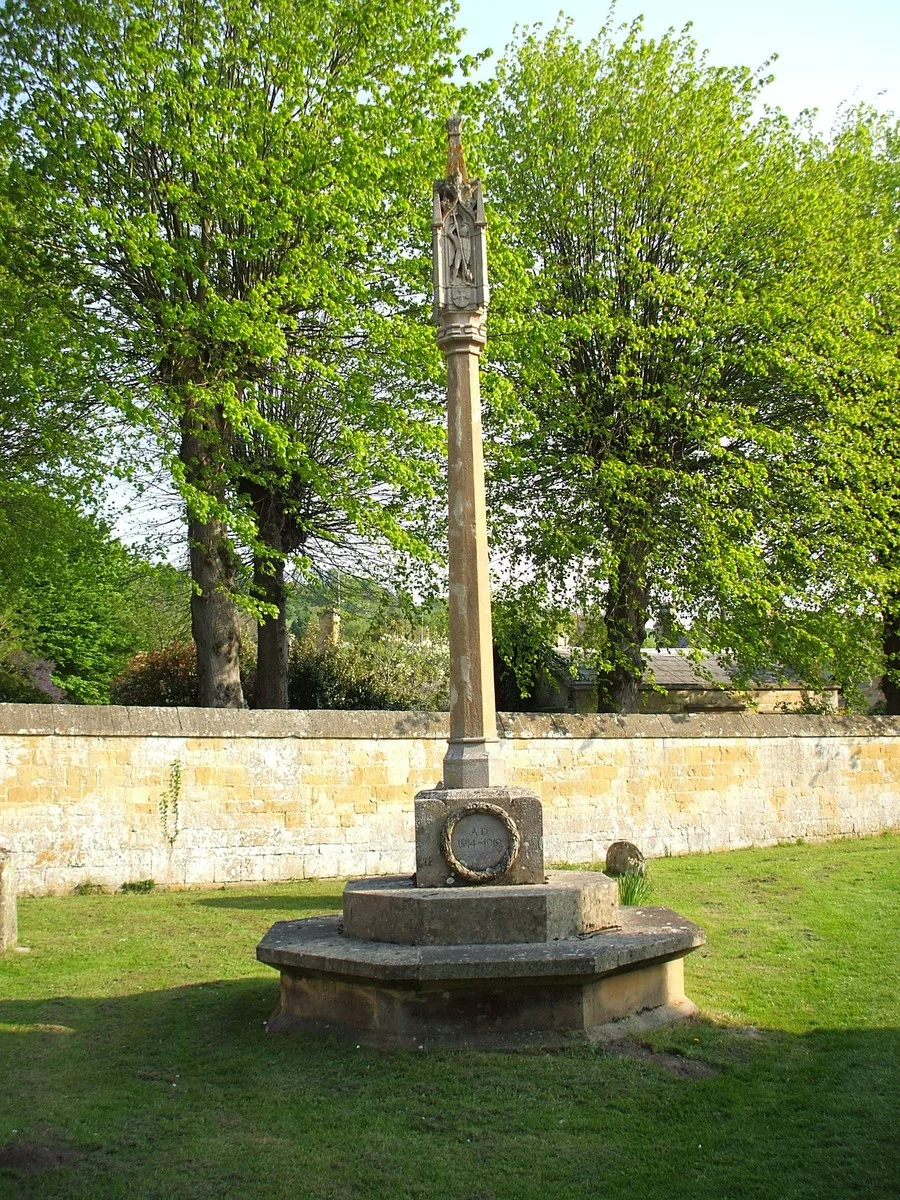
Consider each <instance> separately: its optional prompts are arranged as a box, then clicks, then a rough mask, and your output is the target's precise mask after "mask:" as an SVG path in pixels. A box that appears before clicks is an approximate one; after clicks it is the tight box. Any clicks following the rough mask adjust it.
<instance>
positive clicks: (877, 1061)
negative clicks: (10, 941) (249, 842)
mask: <svg viewBox="0 0 900 1200" xmlns="http://www.w3.org/2000/svg"><path fill="white" fill-rule="evenodd" d="M653 883H654V888H655V893H656V895H655V900H656V902H657V903H664V904H668V905H671V906H672V907H674V908H676V909H678V910H679V911H681V912H683V913H684V914H685V915H687V916H689V917H691V918H693V919H695V920H698V921H700V922H701V923H702V924H703V925H704V926H705V928H706V930H707V934H708V938H709V943H708V946H707V947H706V948H705V949H704V950H703V951H701V952H699V953H697V954H694V955H692V956H691V958H690V959H689V960H688V963H687V978H688V993H689V994H690V995H691V997H692V998H693V999H694V1000H695V1001H696V1002H697V1003H698V1004H699V1005H700V1007H701V1009H702V1010H703V1018H702V1019H701V1020H699V1021H694V1022H691V1023H689V1024H687V1025H683V1026H680V1027H676V1028H674V1029H671V1030H663V1031H658V1032H657V1033H656V1034H654V1035H652V1037H650V1038H649V1039H648V1042H647V1045H648V1046H649V1048H650V1050H652V1051H653V1053H649V1054H648V1053H647V1051H646V1049H645V1050H644V1051H643V1052H642V1053H643V1057H632V1056H629V1055H622V1054H613V1053H607V1052H604V1051H603V1050H602V1049H596V1050H595V1049H589V1048H579V1049H572V1050H567V1051H565V1052H562V1053H556V1054H538V1055H505V1054H484V1053H481V1054H478V1053H462V1052H459V1053H451V1052H447V1051H429V1052H426V1053H424V1054H416V1053H409V1052H395V1053H379V1052H377V1051H373V1050H368V1049H365V1048H357V1047H356V1046H355V1045H353V1044H352V1043H351V1044H349V1045H347V1044H344V1043H341V1042H339V1041H336V1040H322V1039H316V1038H311V1037H303V1036H293V1037H283V1036H280V1037H276V1036H272V1035H268V1034H266V1032H265V1029H264V1027H263V1023H264V1021H265V1019H266V1017H267V1015H268V1014H269V1012H270V1011H271V1010H272V1008H273V1007H274V1004H275V1000H276V994H277V976H276V974H275V973H274V972H273V971H271V970H270V969H268V968H265V967H262V966H260V965H258V964H257V963H256V962H255V960H254V957H253V948H254V945H255V943H256V941H257V940H258V938H259V936H260V935H261V934H262V933H263V932H264V931H265V929H266V928H267V927H268V926H269V925H270V924H271V923H272V922H273V921H275V920H279V919H282V918H285V917H292V916H300V915H310V914H313V913H319V912H326V911H332V910H334V909H336V908H337V907H338V904H339V896H340V890H341V884H340V883H339V882H337V881H327V882H317V883H303V884H292V885H277V886H276V885H269V886H263V887H259V888H253V889H229V890H227V891H218V892H215V891H213V892H208V891H207V892H182V893H169V894H165V893H151V894H148V895H115V896H70V897H62V898H47V899H34V900H23V901H21V902H20V911H19V918H20V939H21V941H22V942H23V943H24V944H26V945H30V946H31V953H30V954H28V955H16V956H8V957H6V958H4V959H3V960H2V962H0V997H2V999H0V1148H2V1149H0V1196H3V1197H6V1196H11V1197H20V1196H21V1197H29V1198H30V1197H73V1198H85V1200H88V1198H90V1200H105V1198H107V1197H110V1198H112V1197H128V1198H129V1200H143V1198H145V1197H146V1198H148V1200H150V1198H152V1200H167V1198H174V1200H182V1198H184V1200H192V1198H194V1197H198V1198H199V1197H217V1198H219V1197H221V1198H229V1200H230V1198H239V1197H240V1198H244V1197H248V1198H255V1197H264V1198H268V1197H272V1198H275V1197H285V1198H287V1197H290V1198H291V1200H306V1198H310V1200H320V1198H321V1200H325V1198H329V1200H344V1198H346V1200H350V1198H352V1200H357V1198H359V1200H369V1198H372V1200H382V1198H394V1197H397V1198H404V1200H405V1198H410V1200H413V1198H415V1200H513V1198H517V1200H520V1198H525V1200H530V1198H535V1200H556V1198H557V1197H559V1198H569V1197H572V1198H577V1200H581V1198H582V1197H583V1198H585V1200H588V1198H591V1200H593V1198H594V1197H623V1198H625V1197H627V1198H628V1200H634V1198H635V1197H640V1198H641V1200H655V1198H656V1197H659V1198H660V1200H662V1198H663V1197H664V1198H666V1200H676V1198H679V1197H684V1198H685V1200H687V1198H688V1197H690V1198H692V1200H697V1198H710V1200H732V1198H735V1200H736V1198H738V1197H748V1198H751V1197H752V1198H753V1200H757V1198H769V1197H771V1198H772V1200H790V1198H794V1197H797V1198H803V1200H807V1198H808V1200H814V1198H825V1197H828V1198H831V1197H834V1198H837V1197H841V1198H843V1197H852V1196H860V1197H862V1196H865V1197H871V1198H878V1197H884V1198H888V1197H891V1198H895V1197H897V1196H898V1194H900V1167H898V1153H900V1152H898V1142H900V1029H898V1027H900V1000H898V992H900V986H898V985H900V949H898V947H900V838H898V837H894V836H886V837H883V838H875V839H869V840H865V841H846V842H837V843H832V844H829V845H816V846H786V847H778V848H775V849H767V850H751V851H741V852H737V853H732V854H716V855H708V856H694V857H689V858H673V859H664V860H661V861H658V862H655V863H654V864H653ZM638 1052H639V1050H638V1048H635V1053H638ZM695 1062H696V1063H705V1064H709V1065H710V1066H712V1067H714V1068H715V1069H716V1072H717V1073H715V1074H712V1075H710V1074H709V1072H702V1074H703V1075H706V1076H708V1077H695V1076H696V1075H697V1074H698V1073H699V1072H694V1071H692V1066H693V1065H694V1063H695Z"/></svg>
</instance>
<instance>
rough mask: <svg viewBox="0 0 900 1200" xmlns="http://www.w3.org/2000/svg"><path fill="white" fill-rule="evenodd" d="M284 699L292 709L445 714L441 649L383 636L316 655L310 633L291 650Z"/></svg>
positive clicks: (444, 651)
mask: <svg viewBox="0 0 900 1200" xmlns="http://www.w3.org/2000/svg"><path fill="white" fill-rule="evenodd" d="M288 670H289V677H288V694H289V697H290V704H291V707H292V708H333V709H397V710H403V709H415V710H420V711H422V710H424V711H442V710H443V711H446V710H447V709H448V708H449V660H448V653H447V647H446V643H443V642H441V643H421V644H416V643H412V642H410V641H408V640H407V639H406V638H405V637H403V636H402V635H399V636H398V635H397V634H396V633H394V634H392V633H390V632H387V633H385V634H384V635H383V636H379V637H369V638H368V639H366V640H365V641H364V642H360V643H355V642H344V643H342V644H340V645H337V646H328V647H325V648H324V649H317V647H316V642H315V637H314V634H313V632H312V630H311V629H310V630H309V631H308V632H307V633H306V634H305V635H304V636H303V637H302V638H298V639H296V640H295V641H294V642H293V643H292V645H291V655H290V664H289V668H288Z"/></svg>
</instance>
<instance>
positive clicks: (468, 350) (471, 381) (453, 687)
mask: <svg viewBox="0 0 900 1200" xmlns="http://www.w3.org/2000/svg"><path fill="white" fill-rule="evenodd" d="M442 342H443V344H442V349H443V351H444V354H445V355H446V359H447V434H448V442H449V446H448V452H449V462H448V467H449V510H450V511H449V517H450V521H449V535H450V600H449V603H450V747H449V748H448V752H447V757H446V758H445V760H444V766H445V770H444V784H445V786H446V787H490V786H493V785H495V784H497V783H498V782H500V781H499V778H498V771H497V767H498V764H497V763H496V762H495V763H494V764H493V770H491V764H490V763H489V758H490V757H491V753H490V752H491V750H493V749H494V747H495V745H496V742H497V714H496V711H495V708H494V661H493V639H492V636H491V592H490V578H489V572H488V552H487V517H486V513H485V500H484V454H483V449H482V441H481V389H480V386H479V380H478V359H479V355H480V352H481V344H482V343H481V341H475V340H464V339H463V338H455V337H454V338H453V339H452V340H450V339H448V340H447V341H444V340H443V339H442Z"/></svg>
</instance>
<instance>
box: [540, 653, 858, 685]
mask: <svg viewBox="0 0 900 1200" xmlns="http://www.w3.org/2000/svg"><path fill="white" fill-rule="evenodd" d="M559 653H562V654H563V656H564V657H567V656H568V653H569V652H568V651H565V650H563V651H559ZM644 660H645V662H646V664H647V665H646V668H645V670H644V678H643V682H642V686H643V687H647V688H649V687H652V686H654V685H655V686H656V687H661V688H666V689H667V690H688V689H693V688H701V689H704V690H708V689H710V688H725V689H728V688H730V687H732V686H733V681H732V677H731V675H730V674H729V673H728V671H727V670H726V669H725V667H724V666H723V665H722V663H721V662H720V660H719V659H718V658H717V657H716V656H715V655H714V654H704V655H702V656H701V657H700V658H699V659H697V660H696V661H695V660H694V659H692V658H691V657H690V652H689V651H686V650H645V651H644ZM596 681H597V672H596V671H595V670H594V669H593V668H592V667H587V666H583V665H582V666H579V667H578V674H577V676H576V677H575V679H574V680H573V683H574V684H575V686H576V687H577V686H579V685H580V686H582V687H584V686H589V685H593V684H595V683H596ZM835 686H836V685H835ZM751 687H753V688H784V689H791V690H793V689H800V690H805V689H804V687H803V684H802V683H801V682H800V681H799V680H798V679H796V678H794V677H792V676H791V675H790V674H786V675H785V677H784V678H780V677H779V676H777V675H774V674H772V673H771V672H763V673H761V674H760V675H758V676H757V677H756V679H755V680H754V682H753V683H752V685H751Z"/></svg>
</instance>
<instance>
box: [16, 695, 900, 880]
mask: <svg viewBox="0 0 900 1200" xmlns="http://www.w3.org/2000/svg"><path fill="white" fill-rule="evenodd" d="M47 710H49V711H47ZM113 711H115V712H116V713H117V714H118V715H120V716H123V715H124V716H127V718H128V719H127V720H125V721H120V722H118V723H117V724H116V725H115V726H113V725H112V723H111V722H110V720H109V718H110V715H111V714H112V713H113ZM88 718H89V719H88ZM269 718H271V720H270V719H269ZM163 720H165V721H166V722H170V721H171V722H173V724H172V725H171V726H170V725H168V724H161V723H160V722H162V721H163ZM501 720H502V722H506V720H507V718H506V717H502V718H501ZM510 720H512V718H510ZM649 720H650V718H645V717H634V718H631V717H628V718H618V717H615V716H611V717H610V716H609V715H608V714H600V715H599V716H595V717H593V718H576V717H568V716H556V717H554V716H549V715H538V716H534V717H530V716H523V717H520V718H519V717H517V718H515V722H516V725H515V729H511V728H509V727H508V726H507V725H506V724H504V725H503V728H504V737H503V738H502V740H501V743H500V751H501V754H502V755H503V756H504V757H505V758H506V760H507V765H508V769H509V779H510V782H511V785H513V790H515V788H516V787H519V788H521V787H527V788H533V789H534V791H535V792H536V793H537V794H538V796H539V797H540V799H541V801H542V803H543V825H544V856H545V862H547V863H553V864H560V863H583V864H588V863H590V864H597V865H600V864H602V863H603V862H604V860H605V855H606V848H607V846H608V845H609V844H610V842H613V841H616V840H617V839H618V838H622V837H627V838H629V839H631V840H632V841H634V842H635V843H636V844H637V845H638V846H640V848H641V850H642V851H643V852H644V854H645V855H646V856H647V858H648V859H652V858H655V857H657V856H660V855H663V854H665V853H667V852H668V853H671V854H685V853H691V852H697V851H707V850H727V849H735V848H739V847H742V846H751V845H757V846H762V845H772V844H774V843H775V842H777V841H794V840H795V839H797V838H805V839H806V840H808V841H814V840H821V839H824V838H835V837H860V836H864V835H869V834H877V833H880V832H882V831H883V830H885V829H892V828H898V827H900V736H897V735H898V732H900V720H898V718H890V717H884V718H859V719H858V720H857V719H855V718H854V719H845V718H823V717H802V716H790V717H784V718H780V719H779V726H783V727H784V729H783V730H782V729H781V728H779V730H778V731H777V732H776V731H773V730H770V729H769V719H768V718H766V717H762V716H760V717H742V718H740V719H739V720H737V725H739V726H740V728H739V729H738V728H736V727H735V728H732V729H730V730H729V729H725V728H719V724H720V723H721V724H724V722H725V718H716V719H715V721H713V723H712V726H711V725H710V722H709V719H708V718H707V717H706V716H703V717H700V718H698V719H697V721H696V722H694V721H693V719H692V720H691V721H689V722H687V723H684V722H681V721H678V720H676V718H673V717H671V716H661V717H654V718H652V720H653V724H654V729H655V732H653V733H652V734H651V733H650V732H649V731H648V730H647V729H646V728H645V727H644V726H645V723H646V722H647V721H649ZM635 723H636V724H635ZM114 728H116V729H119V730H120V731H119V732H114ZM229 729H230V730H231V731H232V732H230V733H229V732H228V730H229ZM62 730H65V731H66V732H61V731H62ZM173 730H177V731H178V732H173ZM54 731H56V732H54ZM447 732H448V717H447V714H446V713H444V714H422V713H381V712H379V713H344V712H330V713H329V712H310V713H303V712H298V713H293V712H285V713H277V712H272V713H261V712H253V711H247V712H242V711H241V712H239V711H234V712H232V713H230V714H226V713H223V712H221V711H218V710H214V709H207V710H202V709H178V710H175V709H167V710H160V709H140V710H138V709H132V710H126V709H124V708H122V709H118V710H112V709H106V708H93V709H92V708H90V707H88V708H87V709H86V708H84V706H79V705H50V704H48V705H43V704H35V705H23V704H0V808H2V820H0V830H2V832H0V839H2V841H3V844H4V845H6V846H8V847H9V848H10V849H11V850H13V851H14V852H15V854H16V877H17V881H18V888H19V892H20V894H24V893H37V894H44V893H48V892H53V891H66V890H71V889H72V888H73V887H75V886H76V885H77V884H79V883H83V882H84V881H86V880H89V881H91V882H94V883H102V884H105V885H106V886H107V887H110V888H117V887H118V886H119V885H120V884H121V883H123V882H125V881H127V880H131V879H148V878H153V879H155V880H156V881H157V883H158V885H160V886H164V885H176V886H184V885H190V886H198V885H203V884H220V883H238V882H250V881H260V882H261V881H265V880H277V879H299V878H311V877H312V878H325V877H331V876H344V877H350V876H359V875H381V874H407V875H408V874H411V873H412V872H413V871H414V870H415V852H414V828H413V805H412V803H411V799H410V798H411V796H412V795H413V794H414V793H415V792H416V791H417V790H418V789H420V788H428V787H432V786H433V785H435V784H436V783H437V781H438V780H439V779H440V778H441V760H442V756H443V753H444V750H445V747H446V737H447ZM744 733H746V736H743V734H744ZM176 760H177V761H179V762H180V763H181V764H182V791H181V832H180V833H179V835H178V838H177V840H176V841H175V844H174V845H173V846H170V845H169V843H168V842H167V841H166V839H165V837H164V836H163V833H162V829H161V827H160V820H159V798H160V795H161V793H162V792H163V791H164V790H165V789H166V788H167V787H168V785H169V782H170V778H171V767H172V763H173V762H174V761H176Z"/></svg>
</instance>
